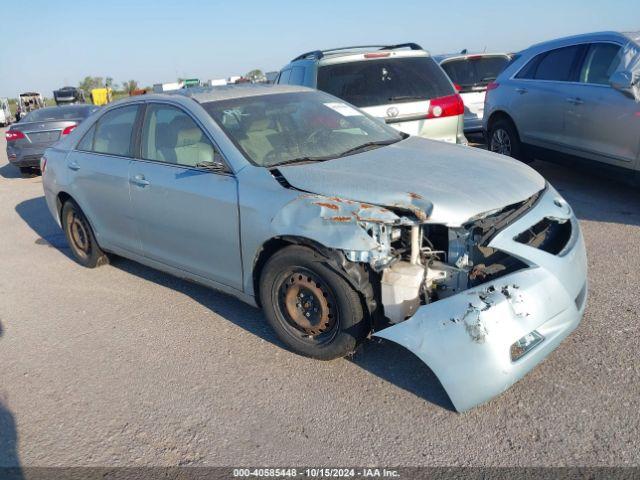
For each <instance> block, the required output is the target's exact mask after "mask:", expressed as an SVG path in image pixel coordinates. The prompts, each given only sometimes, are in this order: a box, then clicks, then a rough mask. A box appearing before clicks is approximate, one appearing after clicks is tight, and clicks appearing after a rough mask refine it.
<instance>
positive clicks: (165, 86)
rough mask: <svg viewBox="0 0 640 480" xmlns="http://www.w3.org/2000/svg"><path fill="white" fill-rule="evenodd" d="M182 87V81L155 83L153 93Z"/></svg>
mask: <svg viewBox="0 0 640 480" xmlns="http://www.w3.org/2000/svg"><path fill="white" fill-rule="evenodd" d="M183 87H184V82H170V83H155V84H154V85H153V93H164V92H172V91H174V90H180V89H181V88H183Z"/></svg>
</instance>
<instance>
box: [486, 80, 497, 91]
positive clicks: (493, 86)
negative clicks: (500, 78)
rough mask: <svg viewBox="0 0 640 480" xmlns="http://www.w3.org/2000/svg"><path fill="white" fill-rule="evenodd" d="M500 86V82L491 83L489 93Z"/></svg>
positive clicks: (488, 86) (488, 87)
mask: <svg viewBox="0 0 640 480" xmlns="http://www.w3.org/2000/svg"><path fill="white" fill-rule="evenodd" d="M499 86H500V84H499V83H498V82H489V84H488V85H487V92H490V91H491V90H495V89H496V88H498V87H499Z"/></svg>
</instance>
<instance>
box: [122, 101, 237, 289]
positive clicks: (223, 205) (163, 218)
mask: <svg viewBox="0 0 640 480" xmlns="http://www.w3.org/2000/svg"><path fill="white" fill-rule="evenodd" d="M138 157H139V158H136V159H135V160H134V161H133V162H132V164H131V170H130V176H129V181H130V183H131V200H132V204H133V211H134V216H135V219H136V223H137V225H138V227H139V231H140V237H141V240H142V247H143V250H144V255H145V256H147V257H149V258H150V259H152V260H155V261H157V262H160V263H163V264H165V265H168V266H171V267H174V268H177V269H180V270H184V271H187V272H190V273H191V274H195V275H197V276H199V277H203V278H206V279H208V280H213V281H215V282H218V283H222V284H224V285H227V286H230V287H234V288H236V289H238V290H241V289H242V268H241V261H240V237H239V222H238V204H237V198H238V197H237V182H236V178H235V176H233V175H232V174H231V172H230V170H228V169H226V170H224V171H217V172H215V171H211V170H209V169H207V168H205V167H204V166H200V165H205V164H207V163H211V162H216V163H219V164H223V165H224V159H223V158H222V155H221V154H220V152H219V150H218V148H217V147H216V146H215V145H214V144H213V142H212V141H211V139H210V138H209V137H208V136H207V135H206V134H205V132H204V130H203V129H202V128H201V126H200V125H199V123H198V122H197V121H196V120H195V119H194V118H193V117H192V116H191V115H190V114H189V113H187V112H186V111H184V110H182V109H181V108H179V107H178V106H175V105H170V104H167V103H155V102H154V103H149V104H148V105H147V107H146V113H145V116H144V122H143V126H142V134H141V138H140V148H139V155H138Z"/></svg>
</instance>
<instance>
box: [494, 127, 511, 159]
mask: <svg viewBox="0 0 640 480" xmlns="http://www.w3.org/2000/svg"><path fill="white" fill-rule="evenodd" d="M491 151H492V152H496V153H501V154H502V155H508V156H511V138H510V137H509V133H508V132H507V131H506V130H505V129H503V128H498V129H497V130H495V131H494V132H493V135H492V136H491Z"/></svg>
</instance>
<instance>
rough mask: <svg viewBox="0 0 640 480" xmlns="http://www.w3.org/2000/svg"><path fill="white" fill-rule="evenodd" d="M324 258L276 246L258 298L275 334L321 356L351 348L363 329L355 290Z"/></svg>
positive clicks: (297, 348)
mask: <svg viewBox="0 0 640 480" xmlns="http://www.w3.org/2000/svg"><path fill="white" fill-rule="evenodd" d="M326 260H327V259H326V258H324V257H323V256H322V255H320V254H319V253H317V252H315V251H314V250H312V249H310V248H308V247H303V246H298V245H292V246H289V247H286V248H284V249H282V250H280V251H279V252H276V253H275V254H274V255H273V256H272V257H271V258H270V259H269V261H268V262H267V263H266V265H265V266H264V269H263V271H262V275H261V277H260V301H261V303H262V307H263V309H264V312H265V315H266V317H267V320H268V321H269V323H270V325H271V326H272V327H273V329H274V330H275V332H276V334H277V335H278V337H279V338H280V340H282V341H283V342H284V343H285V344H286V345H287V347H289V348H290V349H291V350H293V351H295V352H296V353H299V354H301V355H304V356H307V357H312V358H317V359H321V360H331V359H334V358H340V357H344V356H345V355H348V354H350V353H352V352H353V351H354V350H355V348H356V347H357V345H358V343H360V342H361V341H362V340H363V339H364V338H366V336H367V334H368V333H369V322H368V320H367V318H366V316H365V313H364V309H363V306H362V300H361V298H360V295H358V292H356V291H355V290H354V289H353V287H352V286H351V285H350V284H349V283H348V282H347V281H346V280H345V278H343V276H342V275H340V274H339V273H338V272H336V271H335V270H334V269H333V268H332V267H331V266H330V265H329V264H328V262H327V261H326Z"/></svg>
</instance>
